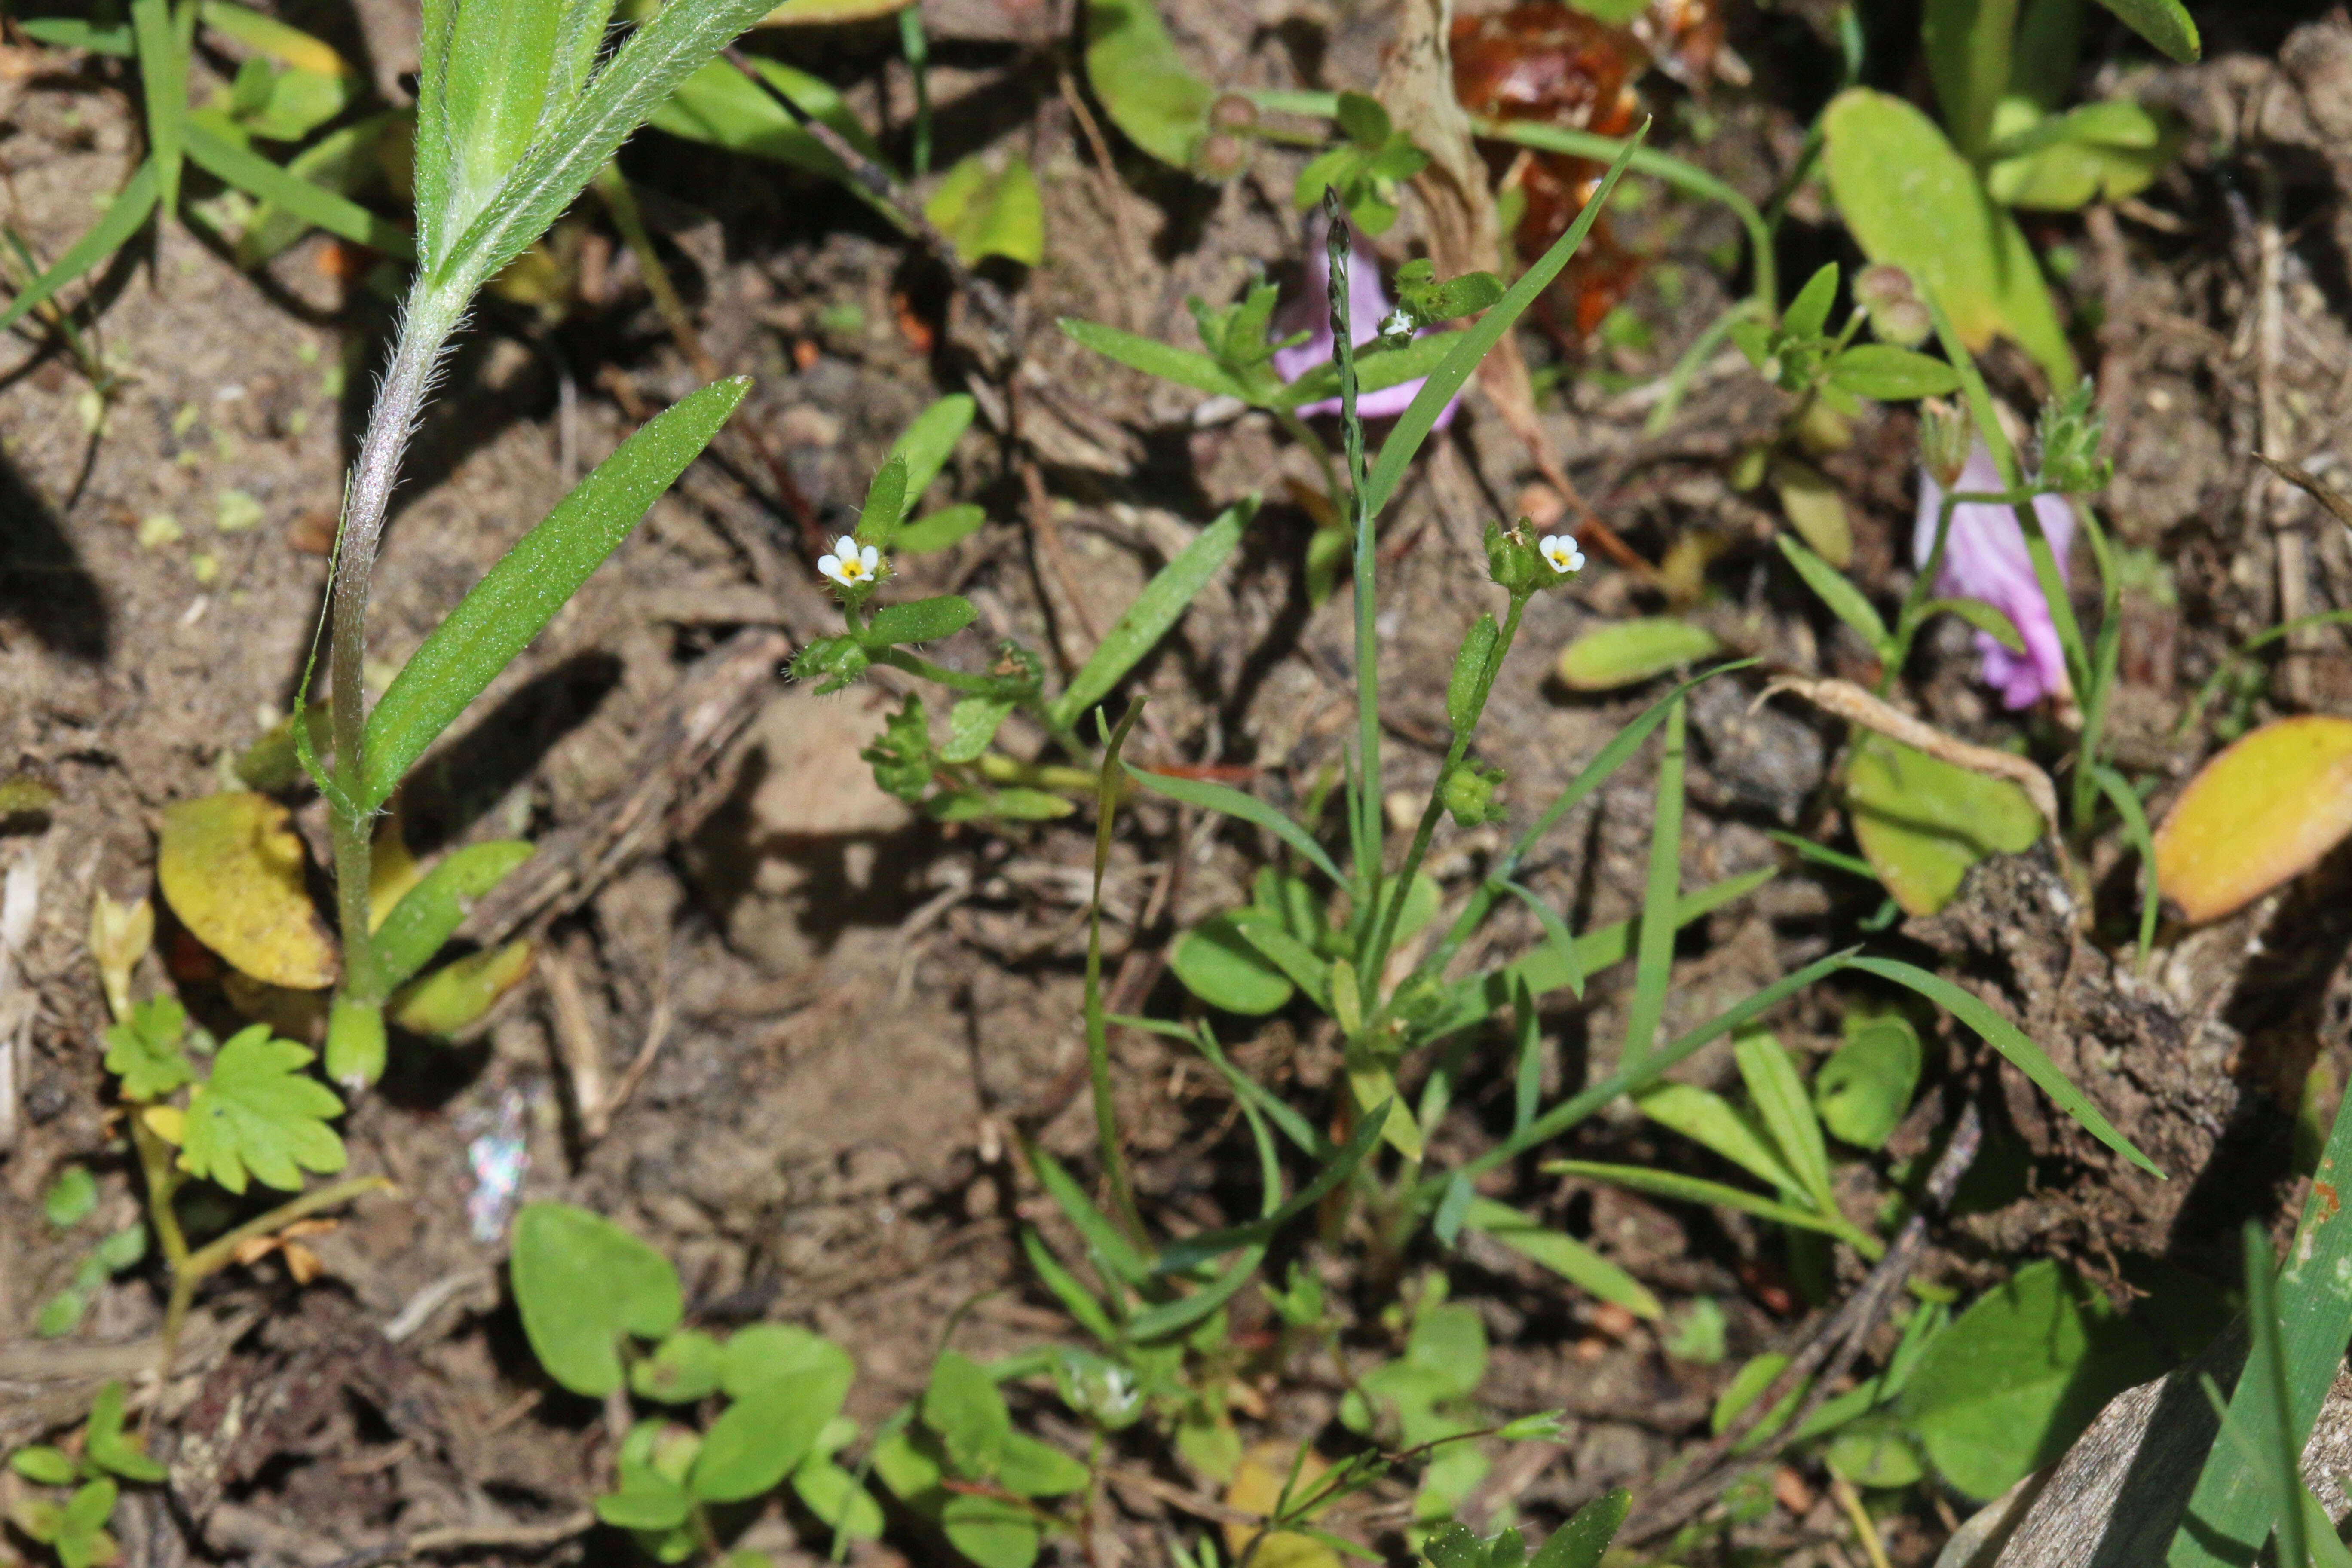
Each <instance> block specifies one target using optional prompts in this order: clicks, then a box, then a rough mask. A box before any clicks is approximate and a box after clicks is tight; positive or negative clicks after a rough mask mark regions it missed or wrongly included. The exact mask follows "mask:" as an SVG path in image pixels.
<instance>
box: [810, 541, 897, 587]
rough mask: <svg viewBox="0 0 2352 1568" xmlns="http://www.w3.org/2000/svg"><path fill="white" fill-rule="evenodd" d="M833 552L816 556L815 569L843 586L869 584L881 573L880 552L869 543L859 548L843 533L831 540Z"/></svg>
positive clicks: (863, 585) (855, 542)
mask: <svg viewBox="0 0 2352 1568" xmlns="http://www.w3.org/2000/svg"><path fill="white" fill-rule="evenodd" d="M816 569H817V570H818V571H820V572H822V573H824V574H825V575H826V576H828V577H830V578H832V579H833V580H834V581H835V582H836V583H838V584H841V585H842V586H843V587H845V588H864V587H866V586H869V585H870V584H872V583H873V581H874V579H875V578H876V577H877V576H878V575H879V574H881V570H882V552H880V551H878V550H877V549H875V548H874V546H872V545H870V544H869V545H866V547H865V548H864V549H862V550H861V549H860V548H858V544H857V541H856V540H854V539H852V538H850V537H849V535H847V534H843V535H842V536H841V537H840V538H839V539H836V540H835V541H834V542H833V553H832V554H830V555H820V556H818V557H817V562H816Z"/></svg>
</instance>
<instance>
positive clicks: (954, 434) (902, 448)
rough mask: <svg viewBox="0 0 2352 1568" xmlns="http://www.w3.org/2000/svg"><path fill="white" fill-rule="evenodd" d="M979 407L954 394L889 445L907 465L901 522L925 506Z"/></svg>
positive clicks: (967, 397)
mask: <svg viewBox="0 0 2352 1568" xmlns="http://www.w3.org/2000/svg"><path fill="white" fill-rule="evenodd" d="M979 406H980V405H979V404H977V403H975V402H973V401H972V396H971V394H970V393H968V392H951V393H950V394H948V395H946V396H945V397H942V398H940V400H939V401H938V402H937V403H934V404H932V405H930V406H929V408H926V409H924V410H923V411H922V412H921V413H920V414H918V415H916V416H915V417H914V418H913V419H912V420H910V421H908V425H907V427H906V429H904V430H902V431H900V432H899V434H898V439H897V440H896V441H893V442H891V443H890V454H889V455H890V456H891V457H893V458H898V459H899V460H901V461H902V462H904V463H905V464H906V465H907V479H906V504H905V505H904V506H903V507H902V508H901V509H900V511H899V521H903V520H904V519H905V517H906V515H907V514H908V513H909V512H912V511H913V510H915V508H917V507H918V506H920V505H921V504H922V500H923V492H924V491H925V490H928V489H930V488H931V481H932V480H933V479H938V478H939V477H940V469H941V468H946V467H947V465H948V458H950V457H952V456H953V455H954V453H955V449H956V443H957V442H958V441H961V440H962V439H963V433H964V432H965V431H966V430H969V429H971V416H972V414H973V411H974V410H976V409H977V408H978V407H979ZM898 548H900V549H902V550H903V549H905V548H906V546H905V545H903V544H901V545H900V546H899V547H898Z"/></svg>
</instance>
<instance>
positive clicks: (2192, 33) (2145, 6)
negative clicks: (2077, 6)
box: [2099, 0, 2204, 65]
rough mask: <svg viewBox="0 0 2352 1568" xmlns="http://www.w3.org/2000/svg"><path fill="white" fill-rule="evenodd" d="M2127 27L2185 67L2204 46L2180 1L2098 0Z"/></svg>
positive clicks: (2191, 63)
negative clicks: (2120, 18) (2121, 19)
mask: <svg viewBox="0 0 2352 1568" xmlns="http://www.w3.org/2000/svg"><path fill="white" fill-rule="evenodd" d="M2099 4H2100V5H2105V7H2106V8H2107V9H2108V10H2110V11H2113V12H2114V13H2115V14H2116V16H2120V17H2122V18H2123V20H2124V25H2125V26H2127V27H2129V28H2130V29H2131V30H2132V31H2133V32H2135V33H2137V34H2138V35H2139V36H2140V37H2143V38H2146V39H2147V41H2148V42H2149V43H2151V44H2154V45H2155V46H2156V47H2158V48H2159V49H2161V50H2163V51H2164V52H2165V53H2166V54H2167V55H2168V56H2169V57H2171V58H2173V59H2175V60H2177V61H2179V63H2180V64H2182V65H2193V64H2194V63H2196V61H2197V59H2198V57H2199V55H2200V51H2201V50H2202V48H2203V47H2204V46H2203V45H2202V44H2201V43H2200V41H2199V39H2198V37H2197V24H2196V22H2194V21H2193V20H2191V19H2190V17H2189V11H2188V8H2187V7H2186V6H2184V5H2181V4H2180V0H2099Z"/></svg>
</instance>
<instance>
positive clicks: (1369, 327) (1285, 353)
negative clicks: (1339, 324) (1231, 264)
mask: <svg viewBox="0 0 2352 1568" xmlns="http://www.w3.org/2000/svg"><path fill="white" fill-rule="evenodd" d="M1330 232H1331V231H1330V226H1329V222H1328V219H1325V218H1323V217H1320V216H1318V217H1317V218H1316V219H1315V221H1314V222H1313V223H1312V224H1310V225H1309V226H1308V227H1307V288H1306V289H1305V291H1304V292H1302V293H1301V294H1300V295H1299V296H1298V297H1297V299H1295V300H1291V301H1290V302H1289V303H1288V304H1286V305H1285V306H1283V308H1282V309H1281V310H1279V311H1277V312H1276V314H1275V318H1274V330H1275V332H1276V335H1277V336H1280V337H1289V336H1291V335H1292V334H1293V333H1296V332H1301V331H1304V332H1306V333H1307V334H1308V335H1307V341H1306V342H1303V343H1300V344H1298V345H1297V347H1296V348H1287V349H1276V350H1275V351H1274V369H1275V374H1277V375H1279V376H1281V377H1282V379H1283V380H1285V381H1297V379H1298V378H1299V377H1300V376H1302V375H1305V374H1307V372H1308V371H1310V370H1313V369H1314V368H1315V367H1316V366H1317V365H1318V364H1328V363H1331V342H1332V339H1331V254H1330V251H1329V249H1328V247H1327V244H1326V241H1327V238H1328V236H1329V234H1330ZM1391 309H1392V307H1391V305H1390V303H1389V297H1388V291H1387V290H1386V289H1382V288H1381V258H1380V257H1379V256H1377V255H1376V254H1374V253H1373V250H1372V247H1370V246H1369V245H1367V244H1365V243H1364V237H1363V236H1362V235H1360V234H1359V233H1357V232H1356V226H1355V225H1353V224H1349V226H1348V334H1349V337H1350V338H1351V339H1352V340H1353V341H1354V342H1355V345H1356V347H1358V348H1362V347H1363V346H1364V345H1365V344H1366V343H1369V342H1371V341H1372V340H1373V339H1374V338H1376V337H1378V336H1379V335H1380V330H1381V321H1383V320H1384V319H1385V318H1386V317H1387V316H1388V313H1389V311H1390V310H1391ZM1423 379H1426V378H1423V377H1416V378H1415V379H1413V380H1412V381H1406V382H1400V383H1398V384H1396V385H1394V386H1384V387H1382V388H1381V390H1380V391H1378V392H1367V393H1362V394H1360V395H1358V397H1357V399H1356V412H1357V413H1359V414H1360V415H1362V416H1364V417H1365V418H1367V419H1389V418H1393V417H1394V416H1397V415H1400V414H1402V413H1403V412H1404V411H1405V408H1406V406H1407V405H1410V404H1411V403H1412V399H1413V395H1414V394H1415V393H1417V392H1419V391H1420V390H1421V383H1422V381H1423ZM1460 401H1461V399H1460V398H1459V397H1454V398H1452V399H1449V400H1448V401H1447V403H1446V405H1445V406H1444V408H1443V409H1440V410H1439V411H1438V415H1437V425H1438V428H1440V429H1444V427H1445V426H1446V424H1447V422H1448V421H1450V420H1451V419H1453V417H1454V404H1456V403H1458V402H1460ZM1298 413H1299V415H1300V416H1302V417H1308V418H1311V417H1313V416H1316V415H1318V414H1337V413H1339V399H1338V398H1336V397H1327V398H1325V399H1323V401H1322V402H1320V403H1309V404H1306V405H1302V406H1301V407H1300V408H1299V410H1298Z"/></svg>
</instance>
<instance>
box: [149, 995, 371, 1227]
mask: <svg viewBox="0 0 2352 1568" xmlns="http://www.w3.org/2000/svg"><path fill="white" fill-rule="evenodd" d="M312 1058H313V1053H312V1052H311V1051H310V1049H309V1048H308V1047H302V1046H298V1045H296V1044H295V1043H294V1042H293V1041H291V1040H274V1039H272V1038H270V1037H269V1026H268V1025H267V1024H256V1025H254V1026H252V1027H251V1028H248V1029H245V1030H242V1031H240V1032H239V1033H237V1034H236V1035H234V1036H232V1037H230V1038H229V1041H228V1043H227V1044H226V1045H224V1046H223V1047H221V1048H220V1055H219V1056H218V1057H216V1058H214V1061H213V1071H212V1076H211V1077H210V1078H209V1079H205V1082H203V1083H201V1084H199V1085H198V1086H197V1087H196V1090H195V1093H194V1094H193V1095H192V1096H190V1097H189V1100H188V1112H187V1122H186V1130H185V1132H184V1141H183V1142H182V1144H181V1148H180V1164H181V1166H182V1167H183V1168H184V1169H185V1170H187V1171H189V1172H191V1173H194V1174H195V1175H198V1176H203V1177H205V1178H206V1179H208V1180H210V1181H214V1182H217V1183H219V1184H221V1185H222V1186H224V1187H226V1188H227V1189H228V1190H229V1191H230V1192H232V1193H243V1192H244V1191H245V1187H246V1181H247V1177H248V1175H249V1176H250V1177H251V1178H252V1179H253V1180H255V1181H258V1182H259V1183H261V1184H263V1185H264V1186H269V1187H277V1188H278V1189H279V1190H281V1191H284V1192H289V1193H290V1192H299V1191H300V1190H301V1187H302V1172H304V1171H313V1172H316V1173H319V1174H320V1175H331V1174H332V1173H335V1172H337V1171H340V1170H341V1169H342V1168H343V1161H344V1154H343V1141H342V1140H341V1138H339V1137H337V1136H336V1135H335V1130H334V1129H333V1128H331V1127H330V1126H328V1125H327V1121H328V1119H329V1118H331V1117H335V1116H340V1115H341V1114H342V1111H343V1102H342V1100H340V1099H339V1098H337V1096H336V1094H335V1091H334V1090H332V1089H329V1088H328V1087H327V1086H326V1085H325V1084H323V1083H320V1081H319V1080H318V1079H315V1078H312V1077H310V1075H309V1074H307V1073H305V1072H304V1071H303V1070H302V1069H303V1068H307V1067H309V1066H310V1062H311V1060H312Z"/></svg>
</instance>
